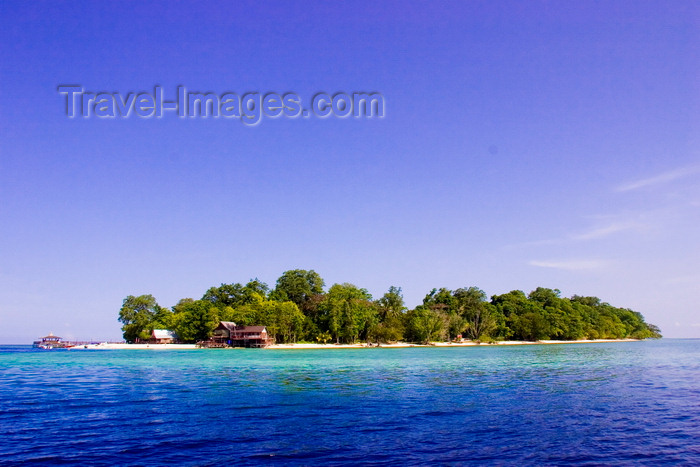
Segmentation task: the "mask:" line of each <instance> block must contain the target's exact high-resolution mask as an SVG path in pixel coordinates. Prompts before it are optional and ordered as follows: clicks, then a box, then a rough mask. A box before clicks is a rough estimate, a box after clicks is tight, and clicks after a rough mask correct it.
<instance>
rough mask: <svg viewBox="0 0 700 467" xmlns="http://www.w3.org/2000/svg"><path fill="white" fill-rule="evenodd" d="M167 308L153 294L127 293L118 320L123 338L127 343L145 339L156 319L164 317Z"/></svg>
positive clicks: (148, 336) (149, 335) (149, 334)
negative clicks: (136, 294)
mask: <svg viewBox="0 0 700 467" xmlns="http://www.w3.org/2000/svg"><path fill="white" fill-rule="evenodd" d="M166 313H167V310H164V309H163V308H162V307H161V306H160V305H158V302H156V299H155V298H153V295H139V296H138V297H135V296H133V295H129V296H128V297H126V298H125V299H124V301H123V302H122V307H121V309H120V310H119V321H120V322H121V323H123V326H122V333H123V336H124V340H126V341H127V342H129V343H133V342H136V341H137V340H147V339H149V338H150V337H151V331H152V330H153V329H154V327H153V326H154V323H156V322H157V319H156V317H158V319H163V320H165V319H166V316H167V314H166Z"/></svg>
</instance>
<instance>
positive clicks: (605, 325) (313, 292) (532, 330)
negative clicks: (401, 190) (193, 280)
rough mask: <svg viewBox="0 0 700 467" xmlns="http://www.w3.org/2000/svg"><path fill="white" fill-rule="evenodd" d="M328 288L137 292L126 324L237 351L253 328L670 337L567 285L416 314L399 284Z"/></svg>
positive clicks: (446, 303) (286, 279)
mask: <svg viewBox="0 0 700 467" xmlns="http://www.w3.org/2000/svg"><path fill="white" fill-rule="evenodd" d="M324 286H325V283H324V281H323V279H322V278H321V276H320V275H319V274H318V273H316V272H315V271H314V270H302V269H294V270H289V271H286V272H284V273H283V274H282V275H281V276H280V277H279V279H277V282H276V285H275V287H274V288H270V287H269V286H268V285H267V284H265V283H264V282H261V281H259V280H258V279H252V280H250V281H249V282H248V283H246V284H240V283H234V284H221V285H220V286H218V287H211V288H209V289H208V290H207V291H206V292H205V293H204V295H203V296H202V297H201V298H200V299H196V300H195V299H193V298H183V299H181V300H180V301H179V302H178V303H177V304H176V305H175V306H173V307H172V308H170V309H168V308H165V307H162V306H160V305H159V304H158V302H157V301H156V299H155V298H154V297H153V296H152V295H140V296H134V295H129V296H128V297H126V298H125V299H124V301H123V303H122V307H121V309H120V310H119V318H118V319H119V321H120V322H121V323H122V332H123V337H124V340H125V341H126V342H127V343H130V344H139V343H140V344H147V343H149V342H151V343H153V342H154V340H153V339H154V338H155V336H156V335H157V333H161V334H162V335H163V336H165V337H168V339H169V342H178V343H182V344H197V345H199V346H210V344H216V343H218V344H221V345H213V346H227V345H228V346H231V345H233V344H232V341H231V336H233V333H238V334H239V335H242V334H244V333H245V332H246V330H248V331H256V332H258V334H259V333H260V332H261V331H263V330H264V333H265V337H264V339H265V341H264V343H267V342H275V343H276V344H278V346H284V345H285V344H297V343H302V344H303V343H306V344H328V343H332V344H337V345H343V346H353V345H360V344H362V345H365V346H367V345H372V344H374V345H396V344H397V343H412V344H421V345H426V344H430V343H436V342H438V343H450V342H463V341H465V340H466V341H469V342H476V343H480V342H487V343H499V342H505V341H522V342H541V341H568V342H578V341H596V340H624V339H635V340H638V339H647V338H659V337H661V333H660V330H659V328H658V327H657V326H655V325H653V324H649V323H646V322H645V321H644V317H643V316H642V315H641V314H640V313H638V312H636V311H632V310H630V309H628V308H618V307H614V306H612V305H610V304H608V303H605V302H603V301H602V300H601V299H599V298H597V297H584V296H578V295H574V296H573V297H571V298H564V297H561V296H560V295H561V292H560V291H559V290H557V289H548V288H543V287H538V288H537V289H535V290H533V291H532V292H530V293H529V294H527V295H526V294H525V293H524V292H522V291H520V290H514V291H511V292H508V293H505V294H502V295H493V296H492V297H491V298H490V299H489V298H488V297H487V295H486V293H485V292H484V291H482V290H481V289H479V288H477V287H467V288H459V289H457V290H449V289H447V288H440V289H432V290H431V291H430V292H429V293H428V294H426V296H425V298H424V299H423V303H422V304H420V305H418V306H416V307H415V308H413V309H408V308H407V307H406V306H405V304H404V300H403V296H402V291H401V288H399V287H393V286H392V287H390V288H389V290H388V291H387V292H386V293H385V294H384V295H382V297H380V298H378V299H374V298H373V297H372V295H371V294H370V293H369V292H368V291H367V290H366V289H363V288H360V287H357V286H355V285H353V284H349V283H343V284H334V285H332V286H331V287H330V288H329V289H328V290H327V291H324ZM226 323H228V324H226ZM227 330H228V331H227ZM222 332H223V333H228V334H222ZM222 336H223V337H222ZM227 339H228V340H227ZM226 343H228V344H227V345H224V344H226ZM256 346H266V345H256Z"/></svg>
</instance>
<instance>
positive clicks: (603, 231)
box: [571, 222, 639, 240]
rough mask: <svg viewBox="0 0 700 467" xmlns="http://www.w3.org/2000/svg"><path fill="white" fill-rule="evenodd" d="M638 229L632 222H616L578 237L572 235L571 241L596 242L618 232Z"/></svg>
mask: <svg viewBox="0 0 700 467" xmlns="http://www.w3.org/2000/svg"><path fill="white" fill-rule="evenodd" d="M637 227H639V224H636V223H633V222H627V223H622V222H617V223H613V224H610V225H607V226H605V227H599V228H597V229H593V230H589V231H588V232H584V233H582V234H578V235H572V236H571V238H572V239H573V240H598V239H601V238H605V237H609V236H610V235H613V234H616V233H618V232H623V231H625V230H630V229H634V228H637Z"/></svg>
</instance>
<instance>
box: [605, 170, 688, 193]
mask: <svg viewBox="0 0 700 467" xmlns="http://www.w3.org/2000/svg"><path fill="white" fill-rule="evenodd" d="M696 173H700V167H697V166H696V167H683V168H680V169H676V170H671V171H669V172H664V173H661V174H659V175H656V176H654V177H649V178H644V179H641V180H635V181H632V182H628V183H625V184H622V185H620V186H618V187H617V188H616V190H615V191H632V190H638V189H640V188H645V187H648V186H653V185H661V184H663V183H668V182H672V181H674V180H678V179H680V178H685V177H688V176H690V175H694V174H696Z"/></svg>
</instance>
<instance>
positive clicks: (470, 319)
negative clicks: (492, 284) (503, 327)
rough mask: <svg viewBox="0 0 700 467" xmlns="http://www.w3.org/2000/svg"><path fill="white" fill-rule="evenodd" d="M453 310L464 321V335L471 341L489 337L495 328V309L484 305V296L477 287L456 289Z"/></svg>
mask: <svg viewBox="0 0 700 467" xmlns="http://www.w3.org/2000/svg"><path fill="white" fill-rule="evenodd" d="M454 299H455V308H456V309H457V312H458V313H459V315H460V316H462V317H463V318H464V320H465V321H466V324H467V326H466V331H465V332H466V334H467V336H469V338H470V339H472V340H479V339H481V338H482V337H486V336H489V335H490V333H491V332H492V331H493V330H494V329H495V328H496V320H495V318H494V315H495V310H496V309H495V307H494V306H492V305H491V304H489V303H486V294H485V293H484V291H483V290H481V289H479V288H478V287H469V288H468V289H464V288H462V289H457V290H455V292H454Z"/></svg>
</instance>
